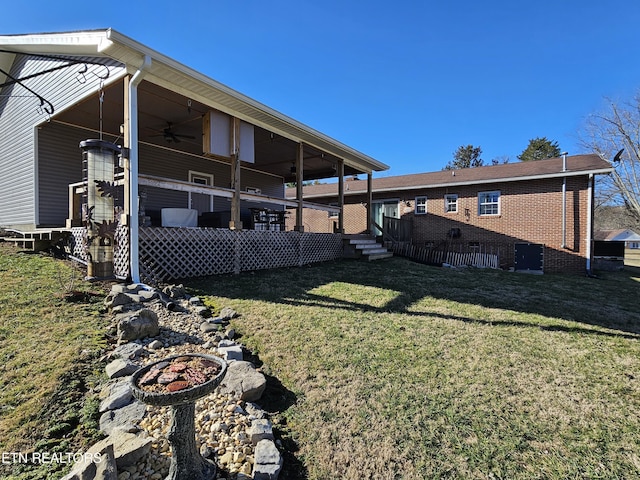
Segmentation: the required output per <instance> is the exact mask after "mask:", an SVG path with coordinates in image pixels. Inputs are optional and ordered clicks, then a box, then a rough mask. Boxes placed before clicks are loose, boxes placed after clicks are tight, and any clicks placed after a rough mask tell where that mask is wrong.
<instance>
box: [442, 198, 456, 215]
mask: <svg viewBox="0 0 640 480" xmlns="http://www.w3.org/2000/svg"><path fill="white" fill-rule="evenodd" d="M444 211H445V213H458V195H456V194H450V195H445V196H444Z"/></svg>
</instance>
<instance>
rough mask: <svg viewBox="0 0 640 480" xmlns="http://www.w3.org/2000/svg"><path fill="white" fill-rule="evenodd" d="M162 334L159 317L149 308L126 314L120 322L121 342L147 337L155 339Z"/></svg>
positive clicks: (119, 336) (119, 333)
mask: <svg viewBox="0 0 640 480" xmlns="http://www.w3.org/2000/svg"><path fill="white" fill-rule="evenodd" d="M159 333H160V325H159V323H158V315H157V314H156V313H155V312H154V311H153V310H150V309H148V308H143V309H142V310H138V311H137V312H135V313H133V314H131V315H127V314H124V315H122V317H121V318H120V319H119V320H118V339H119V341H121V342H122V341H131V340H137V339H141V338H145V337H155V336H157V335H158V334H159Z"/></svg>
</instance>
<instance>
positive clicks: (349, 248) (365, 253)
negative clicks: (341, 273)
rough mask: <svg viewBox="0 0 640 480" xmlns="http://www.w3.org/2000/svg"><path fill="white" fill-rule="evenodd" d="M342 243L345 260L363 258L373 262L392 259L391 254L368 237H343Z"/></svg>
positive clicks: (372, 238) (373, 238)
mask: <svg viewBox="0 0 640 480" xmlns="http://www.w3.org/2000/svg"><path fill="white" fill-rule="evenodd" d="M343 241H344V251H345V257H347V258H364V259H366V260H369V261H373V260H381V259H383V258H389V257H393V252H390V251H389V250H388V249H386V248H385V247H384V246H382V245H381V244H380V243H378V242H377V241H376V239H375V237H372V236H370V235H344V236H343Z"/></svg>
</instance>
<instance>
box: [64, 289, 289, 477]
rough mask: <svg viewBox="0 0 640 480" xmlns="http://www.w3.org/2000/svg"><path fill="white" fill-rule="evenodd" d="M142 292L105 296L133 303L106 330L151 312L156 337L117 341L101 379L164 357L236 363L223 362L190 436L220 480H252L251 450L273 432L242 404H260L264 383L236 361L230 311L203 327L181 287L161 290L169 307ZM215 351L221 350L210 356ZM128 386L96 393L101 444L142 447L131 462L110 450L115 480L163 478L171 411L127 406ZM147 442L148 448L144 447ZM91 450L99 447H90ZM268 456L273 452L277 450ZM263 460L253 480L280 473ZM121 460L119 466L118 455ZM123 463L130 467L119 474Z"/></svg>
mask: <svg viewBox="0 0 640 480" xmlns="http://www.w3.org/2000/svg"><path fill="white" fill-rule="evenodd" d="M143 292H145V290H144V289H140V286H138V285H130V286H126V287H122V288H120V289H116V290H114V291H112V296H115V295H117V294H120V293H122V294H124V295H126V296H127V298H128V299H131V300H135V302H132V303H128V304H126V305H121V306H116V307H115V308H112V309H111V311H112V313H113V312H114V311H115V310H118V309H122V310H123V312H124V313H122V314H119V315H115V314H114V320H115V321H114V323H113V325H112V326H111V327H110V328H111V329H112V330H111V333H110V334H111V335H116V334H121V333H124V331H123V329H122V326H121V325H120V324H121V322H122V321H123V320H127V319H131V318H133V317H135V318H139V317H140V315H141V314H142V316H143V317H144V316H145V315H147V314H146V312H145V310H148V311H151V312H153V314H154V316H155V317H156V319H157V323H158V333H157V334H155V335H154V334H153V332H151V333H149V332H147V333H144V334H143V336H141V337H139V338H136V339H133V338H132V339H131V340H125V338H128V337H127V336H126V334H125V335H123V336H122V337H121V338H120V341H121V342H125V341H126V342H127V343H125V344H123V345H120V346H118V347H117V348H116V349H115V350H114V351H113V352H112V353H111V354H109V355H107V356H106V357H105V358H106V359H107V360H108V361H110V362H111V363H113V360H116V359H121V360H122V361H123V362H117V363H113V365H112V366H111V367H110V368H109V372H111V371H112V369H113V370H118V369H116V366H118V365H121V366H122V365H123V364H126V363H129V364H139V365H144V364H146V363H148V362H153V361H158V360H161V359H164V358H167V357H168V356H174V355H184V354H189V353H208V354H217V355H220V354H221V353H220V352H221V351H222V353H223V354H225V356H226V357H227V358H238V359H239V360H230V361H229V364H228V370H227V374H226V376H225V379H224V380H223V382H222V383H223V385H220V387H218V389H217V390H216V392H215V394H214V395H210V396H208V397H207V398H206V399H203V400H202V401H200V402H198V403H197V404H196V418H195V426H196V436H197V441H198V445H199V446H200V449H201V452H203V454H205V456H206V457H208V458H211V459H212V460H217V461H218V464H220V463H221V462H220V457H223V456H224V460H225V461H228V462H229V463H228V464H226V465H225V468H224V470H222V472H220V473H221V474H222V475H223V476H222V477H220V478H227V479H229V480H230V479H234V480H254V478H253V476H252V470H253V468H254V467H253V466H254V458H255V452H256V448H257V445H258V444H259V443H260V442H261V441H270V439H272V438H273V427H272V426H271V425H270V423H268V421H267V420H266V414H265V412H264V411H263V410H262V409H260V407H259V406H257V405H255V404H253V403H250V402H253V401H256V400H258V399H259V398H260V397H261V396H262V394H263V392H264V389H265V388H266V379H265V377H264V375H263V374H262V373H260V372H259V371H258V370H256V369H255V367H254V365H253V364H251V363H250V362H245V361H243V360H242V353H243V346H242V345H241V344H240V343H238V342H235V341H233V339H234V338H235V336H236V335H235V330H234V329H233V328H229V327H228V326H227V324H228V322H229V320H230V319H232V318H235V317H237V316H238V314H237V313H236V312H235V311H234V310H233V309H223V311H222V312H221V315H220V316H219V317H217V318H216V319H204V318H202V317H201V316H199V314H198V313H197V309H198V306H199V305H198V304H200V305H201V302H198V301H197V300H198V299H197V298H196V300H194V303H190V302H189V296H188V295H187V294H186V292H184V290H183V287H182V286H178V287H167V288H165V289H164V290H163V294H164V295H163V297H165V296H166V297H171V298H172V299H173V300H172V302H171V307H170V306H169V304H168V303H167V301H166V297H165V300H163V298H160V299H158V300H152V301H150V302H149V301H147V300H146V299H145V298H144V297H145V296H146V295H145V294H144V293H143ZM142 302H144V303H142ZM143 305H144V306H143ZM132 336H133V335H132ZM218 347H220V348H221V349H223V350H218ZM224 349H226V352H225V350H224ZM109 365H111V364H109ZM129 382H130V377H126V376H125V377H116V378H114V379H112V380H111V381H109V382H108V383H107V384H106V385H105V386H103V387H102V389H101V392H100V401H101V403H100V407H99V408H100V411H101V413H102V416H101V418H100V429H101V431H103V432H104V433H106V434H108V435H109V437H107V439H105V440H109V439H110V440H109V441H111V442H112V443H118V442H120V443H127V444H130V445H135V444H134V442H133V438H135V437H140V438H141V439H142V443H141V444H140V449H141V450H140V449H134V452H137V453H133V457H132V458H137V460H123V459H122V458H123V457H122V455H121V454H119V453H120V450H121V449H120V448H115V449H114V456H115V457H118V476H117V478H118V480H127V479H128V480H133V479H138V480H160V479H162V478H165V477H166V476H167V474H168V473H169V460H170V444H169V442H168V438H167V435H168V433H167V432H168V431H169V429H170V423H171V410H170V409H167V408H158V407H146V406H145V405H144V404H141V403H140V402H137V401H135V400H134V399H133V395H132V392H131V387H130V383H129ZM247 402H249V403H247ZM258 419H264V420H265V422H264V423H263V422H259V423H257V424H256V425H254V426H253V429H252V422H253V421H255V420H258ZM270 429H271V430H270ZM269 432H271V433H270V434H269ZM136 434H137V435H136ZM122 436H124V438H125V440H123V441H120V440H118V442H113V440H114V438H115V439H117V438H119V437H122ZM149 439H151V446H150V447H149V446H148V445H147V442H148V441H149ZM252 440H253V441H252ZM273 445H274V444H273V443H272V446H273ZM98 447H100V445H98V444H96V448H98ZM262 448H263V449H264V448H265V447H262ZM274 448H275V450H276V451H277V447H274ZM271 454H272V455H271V456H267V458H266V459H264V458H263V460H264V461H270V462H275V463H264V464H259V465H258V466H257V467H256V469H255V470H256V472H255V473H256V475H257V477H256V478H263V479H264V478H269V479H270V480H274V479H276V478H277V476H278V473H279V472H280V470H281V463H280V460H281V457H279V458H278V457H275V456H274V455H273V452H271ZM225 455H226V456H225ZM263 456H264V455H263ZM124 458H127V457H126V455H125V456H124ZM129 462H133V463H132V464H129V465H128V466H121V465H124V464H126V463H129ZM96 478H100V477H96ZM74 480H75V479H74Z"/></svg>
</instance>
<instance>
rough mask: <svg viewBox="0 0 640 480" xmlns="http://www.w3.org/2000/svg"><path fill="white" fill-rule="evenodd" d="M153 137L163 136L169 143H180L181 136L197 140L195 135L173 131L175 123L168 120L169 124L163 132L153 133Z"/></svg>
mask: <svg viewBox="0 0 640 480" xmlns="http://www.w3.org/2000/svg"><path fill="white" fill-rule="evenodd" d="M151 136H152V137H163V138H164V140H165V141H166V142H167V143H180V141H181V140H180V139H181V138H185V139H189V140H195V138H196V137H194V136H193V135H184V134H181V133H175V132H174V131H173V124H172V123H171V122H167V126H166V127H165V128H163V129H162V133H159V134H157V135H151Z"/></svg>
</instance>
